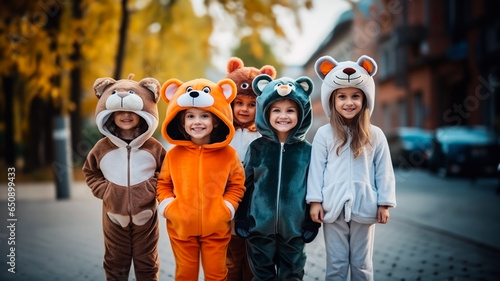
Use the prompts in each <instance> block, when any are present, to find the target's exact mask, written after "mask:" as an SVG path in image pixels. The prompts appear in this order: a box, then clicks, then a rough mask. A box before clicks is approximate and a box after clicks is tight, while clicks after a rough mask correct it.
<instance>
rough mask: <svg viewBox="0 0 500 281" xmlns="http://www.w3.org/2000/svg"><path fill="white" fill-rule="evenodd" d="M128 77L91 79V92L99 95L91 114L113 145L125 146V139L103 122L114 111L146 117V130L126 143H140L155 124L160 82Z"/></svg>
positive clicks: (148, 135) (147, 136) (150, 133)
mask: <svg viewBox="0 0 500 281" xmlns="http://www.w3.org/2000/svg"><path fill="white" fill-rule="evenodd" d="M133 77H134V75H133V74H130V75H129V77H128V79H121V80H118V81H116V80H114V79H113V78H109V77H107V78H98V79H97V80H96V81H95V82H94V91H95V95H96V96H97V98H98V99H99V101H98V102H97V106H96V111H95V116H96V123H97V127H98V128H99V131H100V132H101V133H102V134H103V135H105V136H107V137H108V138H109V139H110V140H111V141H112V142H113V143H114V144H115V145H116V146H118V147H121V146H126V145H127V143H126V142H125V141H123V140H121V139H120V138H118V137H117V136H115V135H113V134H112V133H111V132H110V131H109V129H108V128H107V127H106V126H104V124H105V123H106V121H108V119H109V118H110V117H111V115H112V114H113V112H115V111H130V112H133V113H135V114H137V115H139V116H140V117H141V118H142V119H144V120H145V121H146V124H147V126H148V128H147V130H146V132H144V133H142V134H141V135H140V136H138V137H137V138H135V139H134V140H133V141H132V142H131V143H130V145H131V146H134V147H140V146H141V145H142V144H143V143H144V142H145V141H146V140H148V139H149V138H150V137H151V136H152V135H153V133H154V131H155V129H156V127H157V126H158V106H157V103H158V100H159V99H160V95H159V91H160V83H159V82H158V80H156V79H154V78H149V77H148V78H144V79H142V80H141V81H139V82H136V81H134V80H132V78H133Z"/></svg>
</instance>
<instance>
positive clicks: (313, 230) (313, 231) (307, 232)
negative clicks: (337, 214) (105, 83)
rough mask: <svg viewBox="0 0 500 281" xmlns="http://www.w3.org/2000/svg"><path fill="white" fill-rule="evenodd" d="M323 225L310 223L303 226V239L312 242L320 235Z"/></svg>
mask: <svg viewBox="0 0 500 281" xmlns="http://www.w3.org/2000/svg"><path fill="white" fill-rule="evenodd" d="M320 227H321V224H320V223H308V224H304V225H303V226H302V240H303V241H304V243H310V242H312V241H313V240H314V238H316V236H317V235H318V230H319V228H320Z"/></svg>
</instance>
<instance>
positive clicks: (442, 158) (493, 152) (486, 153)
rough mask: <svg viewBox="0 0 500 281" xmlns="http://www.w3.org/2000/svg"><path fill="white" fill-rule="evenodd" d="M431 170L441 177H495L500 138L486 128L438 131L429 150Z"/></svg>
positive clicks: (450, 128) (472, 127)
mask: <svg viewBox="0 0 500 281" xmlns="http://www.w3.org/2000/svg"><path fill="white" fill-rule="evenodd" d="M428 155H429V160H428V165H429V169H430V170H431V171H432V172H435V173H438V174H439V175H440V176H443V177H447V176H464V177H472V178H475V177H484V176H487V177H489V176H495V175H496V173H497V166H498V163H499V162H500V143H499V139H498V136H497V135H496V134H495V133H494V132H492V131H490V130H488V129H487V128H486V127H483V126H449V127H442V128H438V129H436V131H435V133H434V137H433V139H432V145H431V147H430V149H429V151H428Z"/></svg>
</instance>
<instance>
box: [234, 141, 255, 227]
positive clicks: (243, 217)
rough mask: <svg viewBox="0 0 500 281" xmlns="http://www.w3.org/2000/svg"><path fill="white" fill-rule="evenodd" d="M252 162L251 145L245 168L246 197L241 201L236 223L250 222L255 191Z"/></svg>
mask: <svg viewBox="0 0 500 281" xmlns="http://www.w3.org/2000/svg"><path fill="white" fill-rule="evenodd" d="M251 162H252V145H251V144H250V146H249V148H248V149H247V152H246V154H245V158H244V162H243V167H244V169H245V188H246V191H245V195H244V196H243V200H241V203H240V206H239V208H238V210H237V211H236V215H235V218H234V219H235V221H244V222H248V218H249V208H250V202H251V201H252V199H251V198H252V194H253V190H254V182H253V181H254V174H253V165H252V164H251Z"/></svg>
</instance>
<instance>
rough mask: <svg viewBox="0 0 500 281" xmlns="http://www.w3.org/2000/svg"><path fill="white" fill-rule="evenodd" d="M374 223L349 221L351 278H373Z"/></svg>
mask: <svg viewBox="0 0 500 281" xmlns="http://www.w3.org/2000/svg"><path fill="white" fill-rule="evenodd" d="M374 237H375V224H361V223H357V222H354V221H351V279H352V280H370V281H371V280H373V241H374Z"/></svg>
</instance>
